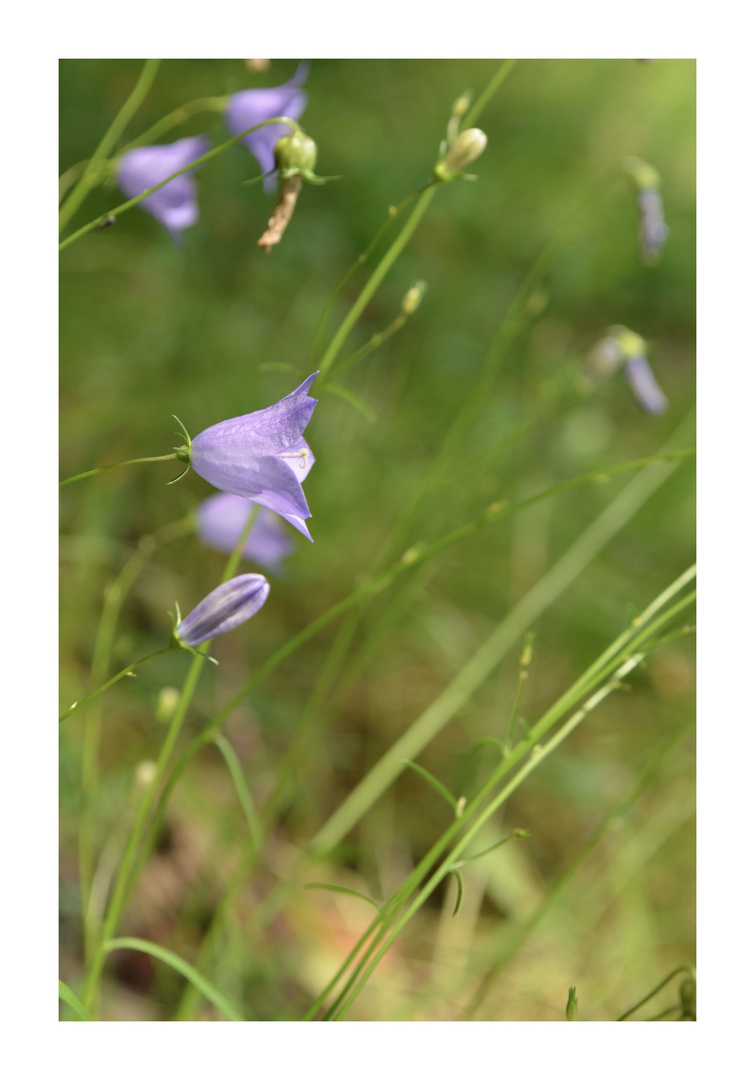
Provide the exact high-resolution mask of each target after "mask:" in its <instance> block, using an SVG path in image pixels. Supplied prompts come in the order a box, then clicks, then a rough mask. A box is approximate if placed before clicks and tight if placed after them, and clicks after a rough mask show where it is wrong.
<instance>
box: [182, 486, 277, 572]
mask: <svg viewBox="0 0 755 1080" xmlns="http://www.w3.org/2000/svg"><path fill="white" fill-rule="evenodd" d="M253 506H254V503H252V502H251V500H250V499H242V498H241V496H240V495H229V494H228V493H227V492H225V491H219V492H218V494H217V495H210V497H209V499H205V500H204V502H203V503H201V504H200V505H199V507H197V532H198V535H199V538H200V540H201V541H202V542H203V543H204V544H207V546H208V547H211V548H213V550H215V551H220V552H222V553H223V554H224V555H230V554H231V553H232V552H233V551H234V550H235V548H236V544H237V543H238V540H239V537H240V536H241V534H242V532H243V531H244V528H245V526H246V523H247V521H248V520H249V514H250V512H251V510H252V508H253ZM283 528H284V527H282V526H281V525H280V519H279V518H278V515H277V514H274V513H273V512H272V510H266V509H265V508H264V507H263V508H262V509H261V510H260V512H259V516H258V518H257V519H256V521H255V522H254V525H253V526H252V531H251V532H250V533H249V536H248V537H247V539H246V543H245V544H244V548H243V555H244V558H246V559H248V560H249V561H250V562H253V563H259V565H260V566H264V567H265V569H266V570H270V571H271V572H272V573H277V574H280V572H281V570H282V567H281V562H282V560H283V559H284V558H285V557H286V555H289V554H290V553H291V551H293V548H294V544H293V541H292V540H291V539H290V538H289V537H288V536H286V534H285V533H284V532H283Z"/></svg>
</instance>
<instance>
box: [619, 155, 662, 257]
mask: <svg viewBox="0 0 755 1080" xmlns="http://www.w3.org/2000/svg"><path fill="white" fill-rule="evenodd" d="M624 168H625V169H626V171H627V172H628V173H629V175H630V176H631V177H632V180H633V181H634V185H635V188H636V190H637V207H638V209H639V211H640V255H641V256H642V261H643V262H644V263H646V264H647V265H648V266H652V265H653V264H654V263H657V262H658V260H659V259H660V257H661V255H662V254H663V248H664V245H665V243H666V239H667V237H668V232H669V230H668V226H667V225H666V222H665V220H664V217H663V199H662V198H661V192H660V186H661V177H660V174H659V172H658V170H657V169H655V168H653V166H652V165H648V163H647V161H643V160H642V158H637V157H630V158H627V159H626V160H625V162H624Z"/></svg>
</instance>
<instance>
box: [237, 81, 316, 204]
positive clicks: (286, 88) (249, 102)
mask: <svg viewBox="0 0 755 1080" xmlns="http://www.w3.org/2000/svg"><path fill="white" fill-rule="evenodd" d="M308 73H309V64H306V63H301V64H299V66H298V68H297V69H296V71H295V72H294V74H293V76H292V78H290V79H289V80H288V82H286V83H283V85H282V86H269V87H266V88H265V89H263V90H241V91H240V92H239V93H238V94H232V95H231V97H230V98H229V101H228V109H227V111H226V114H225V122H226V125H227V126H228V129H229V131H231V132H232V133H233V134H234V135H240V134H241V132H242V131H246V130H247V129H248V128H250V127H254V125H255V124H261V123H263V121H265V120H272V118H273V117H274V116H289V117H290V118H291V119H292V120H298V119H299V117H300V116H301V114H302V113H303V112H304V109H305V108H306V105H307V95H306V94H305V93H304V91H303V90H300V89H299V88H300V86H301V85H302V83H303V82H304V80H305V79H306V78H307V75H308ZM290 134H291V129H290V127H289V126H288V124H268V126H267V127H263V128H260V129H259V130H258V131H253V132H252V133H251V134H250V135H247V136H246V138H244V139H242V140H241V141H242V143H243V144H244V146H245V147H246V148H247V150H249V151H251V153H252V154H254V156H255V157H256V158H257V161H258V162H259V164H260V169H262V172H263V173H269V172H272V170H273V169H274V168H275V157H274V154H273V148H274V146H275V144H276V143H277V141H278V139H280V138H281V137H282V136H283V135H290ZM264 187H265V191H267V192H271V191H274V190H275V179H274V177H267V179H266V180H265V181H264Z"/></svg>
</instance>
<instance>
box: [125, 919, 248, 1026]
mask: <svg viewBox="0 0 755 1080" xmlns="http://www.w3.org/2000/svg"><path fill="white" fill-rule="evenodd" d="M106 948H107V952H114V951H115V950H116V949H135V950H136V951H137V952H143V953H148V954H149V955H150V956H154V957H155V958H156V959H157V960H162V961H163V963H165V964H168V965H170V967H172V968H174V969H175V970H176V971H178V972H179V973H180V974H181V975H183V976H184V978H186V979H188V980H189V982H190V983H193V985H194V986H196V988H197V990H198V991H199V992H200V994H203V995H204V996H205V997H206V998H207V1000H208V1001H209V1002H211V1003H212V1004H213V1005H214V1006H215V1008H216V1009H219V1010H220V1012H222V1013H223V1015H224V1016H227V1017H228V1019H229V1020H243V1019H244V1018H243V1016H241V1015H240V1014H239V1013H238V1012H237V1011H236V1010H235V1009H234V1007H233V1006H232V1005H231V1004H230V1003H229V1002H228V1001H226V999H225V998H224V997H223V995H222V994H221V993H220V991H219V990H216V989H215V987H214V986H213V985H212V983H209V982H208V981H207V979H205V977H204V976H203V975H200V974H199V972H198V971H197V969H196V968H195V967H192V965H191V964H189V963H188V962H187V961H186V960H184V959H182V958H181V957H180V956H177V955H176V953H174V952H171V950H170V949H165V948H163V946H162V945H155V944H154V943H153V942H151V941H144V940H143V939H142V938H133V937H124V938H114V939H113V940H112V941H109V942H108V943H107V946H106Z"/></svg>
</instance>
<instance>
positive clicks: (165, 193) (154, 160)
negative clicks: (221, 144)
mask: <svg viewBox="0 0 755 1080" xmlns="http://www.w3.org/2000/svg"><path fill="white" fill-rule="evenodd" d="M209 149H210V140H209V139H208V138H207V136H206V135H194V136H191V137H190V138H188V139H178V141H177V142H174V143H170V144H168V145H167V146H139V147H137V148H136V149H135V150H128V151H126V153H125V154H124V155H123V157H122V158H121V159H120V162H119V163H118V186H119V187H120V189H121V191H122V192H123V194H124V195H127V196H128V198H129V199H135V198H136V196H137V195H141V193H142V192H143V191H146V190H147V188H151V187H154V186H155V184H159V183H160V182H161V181H162V180H165V179H166V177H168V176H170V175H171V174H172V173H174V172H178V170H179V169H183V168H184V167H185V166H186V165H189V164H191V162H192V161H195V160H196V159H197V158H199V157H201V156H202V155H203V154H206V153H207V151H208V150H209ZM139 205H140V206H141V207H142V209H143V210H146V211H147V212H148V213H150V214H152V216H153V217H155V218H157V220H158V221H159V222H160V224H161V225H164V226H165V228H166V229H167V230H168V232H169V233H170V235H171V237H172V238H173V240H174V241H176V242H177V243H178V242H180V240H181V231H182V230H183V229H187V228H188V227H189V225H193V224H194V222H195V221H196V220H197V218H198V217H199V207H198V206H197V190H196V183H195V181H194V177H193V176H192V174H191V173H184V174H183V175H182V176H177V177H176V178H175V180H171V182H170V183H169V184H166V185H165V187H161V188H160V190H159V191H155V192H154V194H152V195H148V196H147V198H146V199H144V200H143V201H142V202H141V203H140V204H139Z"/></svg>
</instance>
